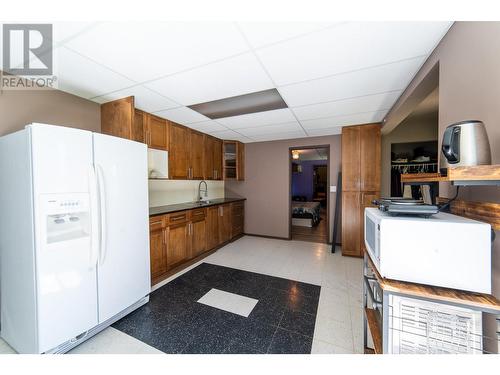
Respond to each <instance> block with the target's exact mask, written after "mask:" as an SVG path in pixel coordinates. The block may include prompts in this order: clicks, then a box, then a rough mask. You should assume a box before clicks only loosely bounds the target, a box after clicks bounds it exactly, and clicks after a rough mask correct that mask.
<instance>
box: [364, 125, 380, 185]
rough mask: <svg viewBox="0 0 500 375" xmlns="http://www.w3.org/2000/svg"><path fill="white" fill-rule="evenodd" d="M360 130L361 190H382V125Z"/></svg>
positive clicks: (367, 126)
mask: <svg viewBox="0 0 500 375" xmlns="http://www.w3.org/2000/svg"><path fill="white" fill-rule="evenodd" d="M359 128H360V176H361V179H360V190H362V191H379V190H380V165H381V161H380V157H381V156H380V147H381V139H380V125H362V126H360V127H359Z"/></svg>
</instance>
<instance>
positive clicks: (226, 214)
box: [219, 204, 231, 243]
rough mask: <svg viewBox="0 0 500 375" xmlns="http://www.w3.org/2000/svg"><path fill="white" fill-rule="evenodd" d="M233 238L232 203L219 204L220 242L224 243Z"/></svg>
mask: <svg viewBox="0 0 500 375" xmlns="http://www.w3.org/2000/svg"><path fill="white" fill-rule="evenodd" d="M230 239H231V205H230V204H221V205H220V206H219V242H220V243H224V242H227V241H229V240H230Z"/></svg>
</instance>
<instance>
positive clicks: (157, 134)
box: [147, 114, 169, 151]
mask: <svg viewBox="0 0 500 375" xmlns="http://www.w3.org/2000/svg"><path fill="white" fill-rule="evenodd" d="M168 130H169V129H168V121H167V120H165V119H163V118H161V117H157V116H154V115H151V114H148V115H147V144H148V146H149V147H150V148H156V149H158V150H165V151H167V150H168V146H169V144H168V143H169V142H168V136H169V131H168Z"/></svg>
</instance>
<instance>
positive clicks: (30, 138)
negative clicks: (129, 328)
mask: <svg viewBox="0 0 500 375" xmlns="http://www.w3.org/2000/svg"><path fill="white" fill-rule="evenodd" d="M147 168H148V166H147V146H146V145H145V144H142V143H138V142H133V141H129V140H126V139H121V138H117V137H112V136H108V135H103V134H97V133H92V132H90V131H84V130H78V129H72V128H67V127H60V126H52V125H44V124H31V125H28V126H26V127H25V128H24V129H23V130H21V131H18V132H16V133H12V134H9V135H6V136H4V137H1V138H0V324H1V325H0V334H1V337H2V338H3V339H4V340H5V341H7V343H9V345H11V346H12V347H13V348H14V349H15V350H16V351H18V352H20V353H63V352H66V351H68V350H69V349H71V348H72V347H74V346H76V345H78V344H79V343H81V342H83V341H85V340H86V339H88V338H89V337H91V336H92V335H94V334H96V333H98V332H99V331H101V330H102V329H104V328H106V327H107V326H109V325H110V324H112V323H113V322H115V321H116V320H118V319H120V318H121V317H123V316H125V315H126V314H128V313H129V312H131V311H133V310H134V309H136V308H137V307H139V306H141V305H143V304H144V303H146V302H147V301H148V299H149V297H148V296H149V292H150V282H151V280H150V263H149V228H148V227H149V224H148V220H149V219H148V217H149V213H148V181H147V174H148V169H147Z"/></svg>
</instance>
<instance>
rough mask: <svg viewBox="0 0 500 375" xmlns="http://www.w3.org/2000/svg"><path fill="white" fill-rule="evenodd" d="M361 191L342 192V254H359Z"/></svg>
mask: <svg viewBox="0 0 500 375" xmlns="http://www.w3.org/2000/svg"><path fill="white" fill-rule="evenodd" d="M360 209H361V193H360V192H356V191H355V192H352V191H343V192H342V254H343V255H351V256H359V253H360V249H361V242H360V228H361V222H360V214H359V212H360Z"/></svg>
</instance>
